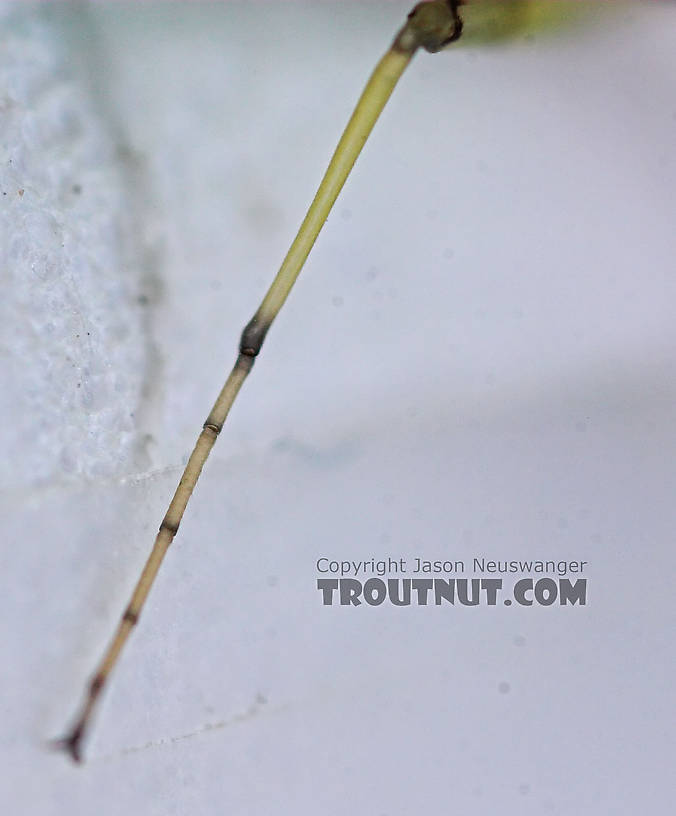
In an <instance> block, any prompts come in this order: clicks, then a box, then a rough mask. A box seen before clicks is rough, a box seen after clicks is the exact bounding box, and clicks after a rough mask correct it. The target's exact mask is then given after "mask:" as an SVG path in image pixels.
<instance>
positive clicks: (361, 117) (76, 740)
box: [56, 0, 567, 762]
mask: <svg viewBox="0 0 676 816" xmlns="http://www.w3.org/2000/svg"><path fill="white" fill-rule="evenodd" d="M462 5H463V4H462V2H461V0H427V2H422V3H419V4H418V5H416V6H415V7H414V8H413V10H412V11H411V12H410V14H409V15H408V17H407V19H406V22H405V23H404V25H403V26H402V28H401V29H400V30H399V32H398V33H397V34H396V36H395V38H394V40H393V42H392V44H391V46H390V48H389V49H388V50H387V51H386V53H385V55H384V56H383V57H382V58H381V60H380V61H379V62H378V64H377V65H376V67H375V69H374V71H373V73H372V74H371V77H370V78H369V80H368V82H367V84H366V87H365V88H364V90H363V92H362V94H361V96H360V98H359V100H358V102H357V105H356V107H355V109H354V112H353V114H352V116H351V118H350V120H349V122H348V124H347V126H346V128H345V130H344V132H343V134H342V136H341V138H340V141H339V143H338V146H337V147H336V150H335V152H334V154H333V157H332V158H331V161H330V163H329V166H328V168H327V170H326V173H325V174H324V177H323V179H322V181H321V183H320V185H319V188H318V190H317V193H316V195H315V197H314V199H313V201H312V203H311V205H310V207H309V209H308V212H307V215H306V216H305V219H304V221H303V223H302V224H301V226H300V229H299V231H298V234H297V235H296V237H295V239H294V241H293V243H292V244H291V247H290V249H289V251H288V253H287V255H286V257H285V258H284V261H283V263H282V265H281V267H280V269H279V272H278V273H277V275H276V277H275V278H274V280H273V282H272V284H271V285H270V288H269V289H268V291H267V293H266V294H265V296H264V298H263V300H262V302H261V304H260V306H259V307H258V310H257V311H256V313H255V314H254V316H253V318H252V319H251V320H250V321H249V323H248V324H247V325H246V326H245V328H244V330H243V332H242V335H241V340H240V345H239V349H238V353H237V358H236V361H235V364H234V367H233V369H232V371H231V373H230V375H229V376H228V378H227V380H226V382H225V385H224V386H223V388H222V390H221V392H220V394H219V396H218V398H217V400H216V402H215V404H214V406H213V408H212V409H211V412H210V413H209V415H208V417H207V419H206V421H205V422H204V425H203V428H202V431H201V433H200V434H199V437H198V439H197V442H196V444H195V447H194V449H193V451H192V454H191V455H190V457H189V459H188V462H187V465H186V467H185V470H184V472H183V475H182V477H181V480H180V482H179V484H178V487H177V489H176V492H175V494H174V496H173V498H172V500H171V503H170V504H169V508H168V510H167V512H166V514H165V516H164V518H163V520H162V523H161V524H160V528H159V532H158V534H157V537H156V539H155V543H154V546H153V548H152V551H151V553H150V555H149V557H148V560H147V562H146V564H145V566H144V568H143V571H142V573H141V575H140V577H139V579H138V582H137V584H136V587H135V589H134V591H133V593H132V596H131V599H130V600H129V603H128V605H127V607H126V609H125V610H124V612H123V614H122V617H121V619H120V622H119V624H118V627H117V630H116V632H115V634H114V636H113V639H112V641H111V643H110V645H109V646H108V648H107V650H106V651H105V653H104V655H103V658H102V660H101V662H100V663H99V665H98V667H97V669H96V671H95V672H94V674H93V676H92V678H91V679H90V681H89V684H88V686H87V688H86V691H85V697H84V701H83V704H82V708H81V709H80V711H79V712H78V714H77V717H76V719H75V722H74V725H73V726H72V728H71V729H70V731H69V732H68V734H67V735H66V736H65V737H63V738H62V739H60V740H57V742H56V744H57V745H58V747H60V748H62V749H64V750H65V751H67V752H68V754H69V755H70V756H71V757H72V759H73V760H74V761H76V762H80V761H81V759H82V749H83V741H84V738H85V736H86V734H87V732H88V730H89V727H90V725H91V723H92V717H93V714H94V711H95V709H96V706H97V703H98V702H99V700H100V698H101V694H102V692H103V690H104V687H105V686H106V684H107V683H108V680H109V678H110V675H111V672H112V670H113V668H114V666H115V664H116V663H117V661H118V659H119V657H120V654H121V652H122V649H123V647H124V645H125V643H126V641H127V639H128V637H129V635H130V633H131V631H132V629H133V628H134V626H135V625H136V624H137V623H138V620H139V616H140V614H141V611H142V609H143V606H144V604H145V601H146V599H147V597H148V593H149V592H150V589H151V587H152V585H153V582H154V580H155V578H156V576H157V573H158V571H159V568H160V565H161V563H162V560H163V558H164V556H165V554H166V552H167V549H168V548H169V546H170V544H171V543H172V541H173V539H174V537H175V536H176V534H177V532H178V528H179V525H180V523H181V519H182V518H183V514H184V512H185V509H186V506H187V504H188V501H189V499H190V496H191V494H192V492H193V489H194V487H195V485H196V483H197V480H198V478H199V476H200V473H201V471H202V468H203V466H204V464H205V462H206V460H207V457H208V456H209V453H210V451H211V449H212V447H213V446H214V443H215V442H216V439H217V438H218V435H219V434H220V432H221V430H222V428H223V425H224V423H225V420H226V418H227V416H228V413H229V411H230V408H231V407H232V404H233V402H234V401H235V398H236V397H237V394H238V393H239V390H240V388H241V387H242V385H243V383H244V380H245V379H246V378H247V376H248V374H249V373H250V371H251V369H252V368H253V365H254V361H255V359H256V357H257V355H258V354H259V352H260V350H261V347H262V345H263V341H264V340H265V337H266V335H267V333H268V330H269V329H270V326H271V325H272V323H273V321H274V320H275V318H276V317H277V315H278V313H279V311H280V309H281V308H282V306H283V305H284V302H285V301H286V299H287V297H288V295H289V292H290V291H291V288H292V287H293V284H294V283H295V281H296V278H297V277H298V275H299V273H300V270H301V269H302V267H303V264H304V263H305V260H306V258H307V257H308V254H309V253H310V250H311V249H312V246H313V244H314V243H315V240H316V239H317V236H318V234H319V232H320V230H321V229H322V226H323V225H324V223H325V221H326V219H327V217H328V215H329V212H330V210H331V208H332V206H333V204H334V202H335V201H336V198H337V197H338V194H339V193H340V191H341V189H342V187H343V185H344V183H345V180H346V179H347V176H348V175H349V173H350V171H351V169H352V167H353V165H354V163H355V161H356V159H357V157H358V155H359V153H360V151H361V149H362V147H363V146H364V144H365V142H366V140H367V138H368V136H369V134H370V133H371V130H372V128H373V127H374V125H375V123H376V120H377V119H378V117H379V115H380V113H381V111H382V110H383V107H384V106H385V104H386V102H387V101H388V99H389V97H390V95H391V94H392V91H393V90H394V88H395V86H396V84H397V82H398V80H399V78H400V77H401V75H402V73H403V72H404V70H405V69H406V67H407V65H408V64H409V63H410V61H411V59H412V58H413V56H414V55H415V53H416V52H417V51H418V50H419V49H420V48H423V49H424V50H426V51H428V52H430V53H436V52H439V51H441V50H442V49H445V48H446V47H448V46H450V45H451V44H453V43H455V42H456V41H458V40H459V39H460V38H461V36H462V37H463V38H471V39H473V40H475V41H481V40H482V39H486V38H491V39H496V38H502V37H507V36H510V35H511V34H512V33H514V31H522V30H523V28H524V25H525V24H528V25H532V24H533V23H534V22H535V23H536V24H537V25H538V26H539V25H540V24H541V23H542V20H540V19H539V18H540V17H542V16H543V14H544V16H545V18H546V17H547V15H549V16H550V17H551V15H552V13H554V14H555V15H556V16H561V15H562V14H565V11H564V10H562V8H561V7H565V6H566V5H567V4H565V3H554V4H551V5H552V6H557V7H559V8H557V9H556V10H555V11H554V12H553V10H552V8H551V6H550V4H549V3H540V2H526V0H515V2H510V3H507V4H505V3H504V2H503V3H497V4H490V3H489V4H486V5H485V6H484V7H483V8H481V4H479V5H478V6H476V7H475V6H471V7H470V8H471V15H470V14H466V11H467V10H468V9H462V12H463V17H467V19H466V20H465V24H464V23H463V19H462V17H461V13H460V12H461V7H462ZM547 6H550V7H549V8H546V7H547ZM545 22H547V20H546V19H545Z"/></svg>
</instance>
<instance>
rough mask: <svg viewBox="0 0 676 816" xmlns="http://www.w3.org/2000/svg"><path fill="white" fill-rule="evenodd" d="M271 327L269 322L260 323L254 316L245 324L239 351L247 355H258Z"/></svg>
mask: <svg viewBox="0 0 676 816" xmlns="http://www.w3.org/2000/svg"><path fill="white" fill-rule="evenodd" d="M269 328H270V326H269V324H268V325H265V324H263V323H260V322H259V321H258V319H257V318H256V317H253V318H252V319H251V320H250V321H249V322H248V323H247V325H246V326H245V328H244V331H243V332H242V337H241V339H240V341H239V353H240V354H243V355H244V356H245V357H256V356H257V355H258V352H259V351H260V350H261V346H262V345H263V340H265V335H266V334H267V333H268V329H269Z"/></svg>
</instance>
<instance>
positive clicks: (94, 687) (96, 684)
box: [89, 674, 105, 697]
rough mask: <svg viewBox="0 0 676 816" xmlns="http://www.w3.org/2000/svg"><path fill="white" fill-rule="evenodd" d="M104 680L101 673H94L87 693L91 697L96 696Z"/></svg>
mask: <svg viewBox="0 0 676 816" xmlns="http://www.w3.org/2000/svg"><path fill="white" fill-rule="evenodd" d="M104 682H105V677H104V676H103V675H102V674H96V675H94V677H92V679H91V683H90V684H89V694H90V695H91V696H92V697H96V696H97V695H98V694H99V693H100V691H101V689H102V688H103V684H104Z"/></svg>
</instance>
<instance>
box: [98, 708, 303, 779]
mask: <svg viewBox="0 0 676 816" xmlns="http://www.w3.org/2000/svg"><path fill="white" fill-rule="evenodd" d="M290 707H291V703H290V702H287V703H280V704H279V705H277V706H272V707H271V706H268V705H267V699H266V698H265V697H264V696H263V695H262V694H260V693H259V694H257V695H256V698H255V699H254V701H253V702H252V703H251V705H249V706H248V708H246V709H245V710H244V711H240V712H239V713H238V714H233V715H232V716H231V717H227V718H226V719H223V720H217V721H216V722H208V723H205V724H204V725H202V726H200V727H199V728H196V729H195V730H194V731H188V732H186V733H185V734H176V735H174V736H171V737H161V738H160V739H156V740H150V741H149V742H146V743H144V744H143V745H131V746H129V747H127V748H122V749H121V750H119V751H116V752H114V753H109V754H103V755H101V756H98V757H92V758H91V759H90V760H89V762H88V764H91V763H95V762H110V761H112V760H114V759H119V758H121V757H126V756H130V755H132V754H139V753H142V752H143V751H148V750H151V749H153V748H166V747H167V746H170V745H175V744H176V743H177V742H183V741H185V740H189V739H193V738H195V737H201V736H203V735H204V734H209V733H211V732H213V731H220V730H222V729H223V728H229V727H231V726H234V725H239V724H241V723H245V722H249V721H250V720H252V719H254V718H255V717H258V716H260V715H261V714H263V713H267V714H281V713H283V712H284V711H287V710H288V709H289V708H290Z"/></svg>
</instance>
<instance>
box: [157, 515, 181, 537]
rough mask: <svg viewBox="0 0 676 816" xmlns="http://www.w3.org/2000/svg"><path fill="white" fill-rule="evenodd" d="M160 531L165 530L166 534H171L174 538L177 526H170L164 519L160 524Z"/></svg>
mask: <svg viewBox="0 0 676 816" xmlns="http://www.w3.org/2000/svg"><path fill="white" fill-rule="evenodd" d="M162 530H167V532H169V533H171V535H172V536H175V535H176V533H177V532H178V524H170V523H169V522H168V521H167V520H166V519H165V520H164V521H163V522H162V524H160V532H162Z"/></svg>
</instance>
